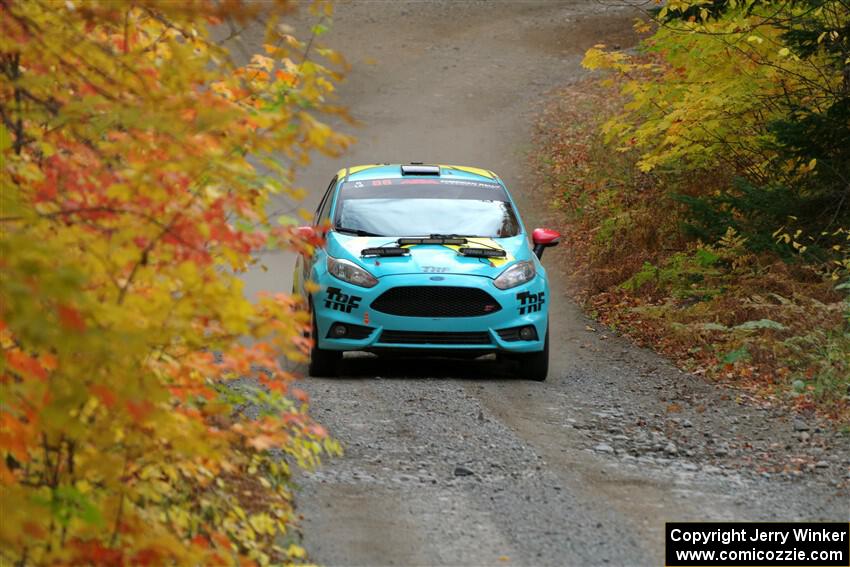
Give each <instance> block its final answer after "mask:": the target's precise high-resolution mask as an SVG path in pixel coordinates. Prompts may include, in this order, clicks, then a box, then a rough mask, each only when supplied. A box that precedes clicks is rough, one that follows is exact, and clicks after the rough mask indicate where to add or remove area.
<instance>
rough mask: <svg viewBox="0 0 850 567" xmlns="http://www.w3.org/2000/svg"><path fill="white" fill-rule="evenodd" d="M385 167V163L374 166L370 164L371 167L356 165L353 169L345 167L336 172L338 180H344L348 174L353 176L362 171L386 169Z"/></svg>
mask: <svg viewBox="0 0 850 567" xmlns="http://www.w3.org/2000/svg"><path fill="white" fill-rule="evenodd" d="M385 165H387V164H385V163H372V164H369V165H355V166H353V167H343V168H342V169H340V170H339V171H337V172H336V176H337V177H338V178H340V179H342V178H343V177H345V176H346V173H347V174H348V175H353V174H355V173H359V172H361V171H366V170H367V169H372V168H374V167H384V166H385Z"/></svg>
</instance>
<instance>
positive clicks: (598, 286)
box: [534, 79, 850, 423]
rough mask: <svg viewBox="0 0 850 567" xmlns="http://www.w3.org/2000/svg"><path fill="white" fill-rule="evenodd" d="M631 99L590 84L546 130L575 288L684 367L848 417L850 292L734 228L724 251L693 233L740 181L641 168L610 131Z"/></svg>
mask: <svg viewBox="0 0 850 567" xmlns="http://www.w3.org/2000/svg"><path fill="white" fill-rule="evenodd" d="M622 104H623V100H622V99H620V98H618V97H617V96H616V95H615V94H614V92H613V90H612V89H610V88H608V87H605V86H601V85H599V84H598V82H597V81H595V80H590V79H588V80H585V81H583V82H580V83H577V84H574V85H571V86H568V87H566V88H564V89H563V90H562V91H560V92H559V93H558V94H557V96H555V97H554V100H553V101H552V102H551V103H550V104H549V105H548V107H547V108H546V109H545V110H544V111H543V112H542V114H541V115H540V118H539V120H538V122H537V124H536V150H537V151H536V152H535V153H534V155H535V157H534V167H535V169H536V171H537V174H538V180H539V188H538V190H539V191H541V192H544V193H545V195H546V196H547V198H548V199H549V201H550V204H551V208H552V210H553V211H554V212H555V214H556V215H557V216H558V218H559V220H561V221H562V222H563V229H564V232H565V241H566V242H567V243H568V246H567V247H566V252H565V261H566V262H567V263H568V267H569V273H570V274H572V276H571V277H570V278H569V279H570V282H569V285H570V288H571V289H570V291H571V293H572V294H573V295H574V296H575V297H576V298H577V299H578V300H579V302H580V303H582V304H583V306H584V307H585V309H586V310H587V311H588V312H589V313H590V314H591V315H593V316H594V317H596V318H597V319H598V320H600V321H601V322H602V323H605V324H607V325H609V326H611V327H613V328H615V329H617V330H618V331H620V332H622V333H624V334H626V335H628V336H630V337H631V338H632V339H634V340H635V341H636V342H637V343H638V344H641V345H643V346H649V347H651V348H653V349H655V350H656V351H658V352H660V353H662V354H664V355H665V356H668V357H670V358H671V359H673V360H674V361H675V362H676V363H677V364H678V365H679V366H680V367H682V368H684V369H687V370H689V371H691V372H694V373H697V374H702V375H705V376H707V377H708V378H710V379H713V380H719V381H723V382H725V383H727V384H729V385H734V386H735V387H738V388H741V389H743V390H746V391H748V392H750V393H751V394H754V395H756V396H758V397H759V398H761V399H762V400H766V401H771V402H772V403H781V404H788V405H791V406H793V407H795V408H796V409H798V410H801V411H815V412H817V413H819V414H821V415H824V416H827V417H830V418H833V419H835V420H837V421H840V422H844V423H846V422H848V421H850V293H848V292H850V290H847V289H844V290H841V289H837V286H836V283H837V282H836V281H834V280H832V279H830V278H829V277H827V276H826V275H825V274H824V273H823V272H822V270H821V269H819V267H818V266H815V265H807V264H805V263H803V262H801V261H799V260H798V259H795V258H793V257H791V259H790V260H789V259H784V260H783V259H782V258H780V257H779V256H778V255H777V254H775V253H767V252H765V253H759V254H754V253H752V252H750V251H748V249H747V247H746V246H745V239H744V238H742V237H741V236H740V235H738V234H736V233H735V232H734V230H732V229H730V230H728V231H727V232H726V234H725V235H724V236H723V237H722V238H721V239H719V240H718V241H717V242H702V241H699V240H697V239H694V238H692V237H689V236H688V235H687V231H686V230H685V226H686V224H687V222H688V220H689V219H688V212H687V211H688V209H687V208H686V207H685V205H684V204H683V196H685V198H686V197H687V196H688V195H691V194H698V193H699V194H706V193H707V192H710V191H711V190H712V189H713V188H718V189H719V188H721V187H722V186H724V185H726V186H728V184H729V183H731V182H732V179H733V177H734V172H729V171H711V172H705V173H702V174H694V173H693V172H687V173H685V172H679V171H675V170H668V171H653V172H652V173H651V174H647V173H642V172H640V171H639V170H638V168H637V167H636V166H635V163H636V160H637V156H636V154H635V152H632V151H629V150H628V148H621V149H620V151H618V150H617V149H615V148H613V147H611V146H610V145H608V144H606V142H605V141H604V140H603V138H602V135H601V133H600V126H601V124H602V123H603V122H604V121H605V120H606V119H607V118H608V117H610V116H612V115H613V114H614V113H615V112H616V111H617V110H618V109H619V108H621V105H622Z"/></svg>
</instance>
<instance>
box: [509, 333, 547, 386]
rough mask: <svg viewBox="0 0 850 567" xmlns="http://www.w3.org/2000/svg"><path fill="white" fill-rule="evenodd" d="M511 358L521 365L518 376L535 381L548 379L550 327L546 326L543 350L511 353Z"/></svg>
mask: <svg viewBox="0 0 850 567" xmlns="http://www.w3.org/2000/svg"><path fill="white" fill-rule="evenodd" d="M510 358H511V359H512V360H514V361H515V362H516V364H517V365H518V366H519V369H518V375H519V376H518V377H520V378H525V379H526V380H533V381H535V382H543V381H544V380H546V376H548V374H549V327H546V338H545V339H544V341H543V350H541V351H540V352H528V353H521V354H511V355H510Z"/></svg>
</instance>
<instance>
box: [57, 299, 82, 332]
mask: <svg viewBox="0 0 850 567" xmlns="http://www.w3.org/2000/svg"><path fill="white" fill-rule="evenodd" d="M56 310H57V311H58V312H59V321H60V322H61V323H62V326H63V327H66V328H68V329H73V330H75V331H80V332H82V331H85V330H86V322H85V321H84V320H83V316H82V315H80V312H79V311H77V310H76V309H74V308H73V307H70V306H68V305H59V306H58V307H57V308H56Z"/></svg>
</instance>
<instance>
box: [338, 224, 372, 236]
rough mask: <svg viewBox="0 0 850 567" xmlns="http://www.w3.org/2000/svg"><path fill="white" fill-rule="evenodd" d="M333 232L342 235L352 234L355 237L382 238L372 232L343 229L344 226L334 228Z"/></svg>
mask: <svg viewBox="0 0 850 567" xmlns="http://www.w3.org/2000/svg"><path fill="white" fill-rule="evenodd" d="M334 230H335V231H337V232H341V233H343V234H353V235H355V236H383V234H375V233H374V232H369V231H366V230H360V229H357V228H345V227H344V226H335V227H334Z"/></svg>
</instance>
